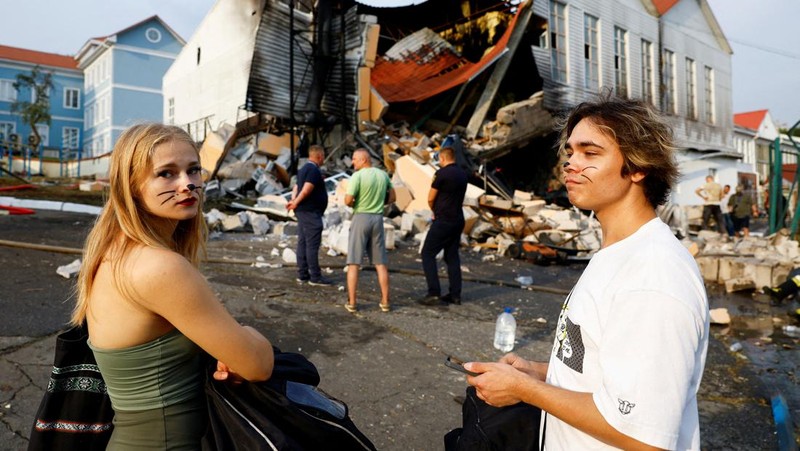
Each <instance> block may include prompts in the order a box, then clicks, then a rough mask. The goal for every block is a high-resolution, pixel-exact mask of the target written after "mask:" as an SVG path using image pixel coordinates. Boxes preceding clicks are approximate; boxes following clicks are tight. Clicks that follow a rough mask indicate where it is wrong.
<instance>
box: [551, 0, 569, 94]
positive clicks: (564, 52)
mask: <svg viewBox="0 0 800 451" xmlns="http://www.w3.org/2000/svg"><path fill="white" fill-rule="evenodd" d="M567 23H568V22H567V5H566V4H564V3H561V2H559V1H554V2H552V3H550V24H549V25H550V26H549V32H550V64H551V68H550V75H551V77H552V78H553V81H556V82H559V83H565V84H566V83H569V71H568V68H569V63H568V58H569V52H568V48H569V44H568V41H567Z"/></svg>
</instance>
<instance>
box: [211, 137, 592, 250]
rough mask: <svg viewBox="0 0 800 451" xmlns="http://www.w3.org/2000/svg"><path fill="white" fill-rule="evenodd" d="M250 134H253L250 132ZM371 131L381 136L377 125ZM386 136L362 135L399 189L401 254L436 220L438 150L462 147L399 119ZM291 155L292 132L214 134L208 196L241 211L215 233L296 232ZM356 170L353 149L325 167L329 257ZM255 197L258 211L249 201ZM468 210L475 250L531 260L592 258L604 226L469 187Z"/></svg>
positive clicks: (391, 235) (339, 243) (389, 225)
mask: <svg viewBox="0 0 800 451" xmlns="http://www.w3.org/2000/svg"><path fill="white" fill-rule="evenodd" d="M248 124H249V125H248ZM373 125H375V124H373ZM247 128H249V133H245V131H246V130H245V129H247ZM373 128H375V129H376V130H378V129H379V128H377V125H375V127H373ZM243 130H245V131H243ZM379 131H380V133H379V132H377V131H375V132H374V133H365V134H364V137H365V138H366V139H367V140H368V142H367V146H368V147H370V148H372V149H374V148H380V149H382V155H380V156H381V157H382V159H381V160H379V161H380V162H381V163H382V164H383V166H384V167H385V168H386V170H387V172H389V173H390V174H391V176H392V184H393V186H394V189H395V192H396V197H397V199H396V201H395V203H394V204H393V205H391V206H388V207H387V209H386V219H385V232H386V247H387V249H394V248H395V244H396V241H397V240H402V241H406V240H414V241H417V242H418V243H422V242H424V239H425V234H426V233H427V230H428V227H429V226H430V222H431V220H432V212H431V210H430V208H429V206H428V201H427V199H428V192H429V190H430V186H431V182H432V180H433V176H434V173H435V172H436V170H437V169H438V149H439V148H441V146H442V145H454V146H455V147H458V148H463V143H461V142H460V140H458V138H457V137H456V138H453V137H452V136H450V137H442V135H441V134H433V135H431V136H428V135H426V134H424V133H421V132H412V131H411V130H410V129H409V127H408V125H407V124H405V123H402V122H401V123H397V124H393V125H392V126H389V127H385V128H380V129H379ZM448 140H449V142H450V143H451V144H448ZM455 140H458V141H459V142H455ZM484 142H486V141H485V140H484ZM353 147H356V145H355V144H353ZM373 156H375V154H374V153H373ZM290 158H291V149H290V141H289V137H288V134H283V135H277V134H273V133H269V132H267V131H266V130H265V127H264V126H258V125H253V122H252V121H245V122H244V123H240V124H239V125H238V126H237V127H236V128H233V127H230V126H222V127H220V129H219V130H217V131H215V132H214V133H212V134H211V135H209V137H208V138H207V139H206V141H205V142H204V143H203V146H202V148H201V164H202V166H203V168H204V170H205V171H204V172H205V173H206V174H207V175H208V176H210V177H213V178H212V179H211V180H207V182H206V186H205V193H206V195H207V197H208V198H209V199H221V198H225V197H230V198H232V201H231V202H230V204H229V205H230V207H232V208H234V209H240V210H243V211H240V212H238V213H235V214H230V215H228V214H225V213H222V212H220V211H219V210H217V209H213V210H211V211H210V212H209V213H207V214H206V220H207V223H208V225H209V228H210V229H211V230H215V231H219V232H242V231H252V232H253V233H254V234H256V235H267V234H270V233H271V234H277V235H285V234H287V231H288V232H290V233H288V234H291V230H287V225H288V224H291V223H292V222H293V221H294V215H293V213H291V212H288V211H287V210H286V202H287V200H288V198H289V196H290V194H289V193H290V185H291V183H292V181H291V179H290V177H289V175H288V173H287V172H286V169H285V168H286V167H288V166H289V164H290ZM375 159H378V158H377V157H376V158H375ZM350 163H351V161H350V157H349V155H347V153H346V152H341V153H338V152H335V151H334V152H330V154H329V155H328V159H327V161H326V165H325V168H324V169H326V170H328V171H330V169H331V168H334V169H335V170H339V171H340V172H338V173H336V174H335V175H334V176H332V177H329V178H328V179H326V182H327V183H328V184H329V186H328V192H329V196H330V197H329V203H328V209H327V211H326V212H325V215H324V218H323V221H324V225H325V229H324V232H323V246H324V247H327V249H328V251H327V252H328V254H329V255H341V254H346V253H347V239H348V234H349V227H350V218H351V216H352V209H351V208H349V207H347V206H346V205H345V204H344V196H345V192H346V188H347V181H348V179H349V175H347V174H346V173H345V172H344V170H345V168H348V167H349V166H350ZM253 198H255V204H254V205H248V204H247V203H245V200H248V199H249V200H250V201H252V200H253ZM251 203H252V202H251ZM463 208H464V218H465V227H464V230H463V233H464V235H463V240H462V241H463V242H464V243H465V244H466V245H469V246H470V247H472V248H473V250H476V251H481V252H491V253H497V254H501V255H508V256H511V257H517V258H520V257H526V258H527V257H531V256H534V255H539V256H541V255H542V254H543V252H542V251H544V250H545V249H550V250H553V254H552V255H558V256H560V257H562V258H566V257H567V256H579V257H580V256H588V255H590V254H591V253H593V252H594V251H596V250H597V249H599V247H600V241H601V237H600V227H599V224H598V223H597V221H596V220H595V219H594V218H592V217H588V216H586V215H584V214H583V213H582V212H580V211H579V210H577V209H574V210H567V209H563V208H561V207H556V206H554V205H546V203H545V201H544V200H542V199H539V198H537V197H536V196H534V195H533V194H532V193H527V192H522V191H516V192H514V193H513V196H509V195H508V194H505V193H501V194H500V195H496V194H487V193H486V191H485V190H484V189H483V188H480V187H478V186H476V185H474V184H470V185H469V186H468V188H467V193H466V196H465V200H464V207H463ZM523 243H536V244H538V245H539V246H540V247H539V248H531V247H530V246H527V245H524V244H523ZM526 246H527V247H526ZM523 248H524V249H523ZM535 260H536V261H539V259H538V258H536V259H535Z"/></svg>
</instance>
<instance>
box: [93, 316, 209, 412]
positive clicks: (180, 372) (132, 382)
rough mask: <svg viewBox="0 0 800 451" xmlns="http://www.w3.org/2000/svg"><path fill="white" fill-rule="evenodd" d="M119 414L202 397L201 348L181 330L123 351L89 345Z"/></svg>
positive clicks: (112, 403)
mask: <svg viewBox="0 0 800 451" xmlns="http://www.w3.org/2000/svg"><path fill="white" fill-rule="evenodd" d="M89 348H90V349H91V350H92V352H93V353H94V357H95V359H96V360H97V366H98V367H100V373H101V374H102V375H103V379H104V380H105V382H106V386H107V387H108V396H109V397H110V398H111V405H112V407H113V408H114V410H115V411H139V410H147V409H157V408H162V407H168V406H171V405H174V404H177V403H181V402H184V401H188V400H191V399H193V398H196V397H198V396H200V394H201V393H202V384H203V369H202V362H201V359H200V348H199V347H198V346H197V345H196V344H194V342H192V341H191V340H189V339H188V338H186V337H185V336H184V335H183V334H182V333H180V332H179V331H178V330H177V329H175V330H173V331H171V332H169V333H167V334H165V335H162V336H161V337H158V338H156V339H155V340H153V341H150V342H147V343H144V344H141V345H137V346H132V347H130V348H123V349H99V348H96V347H94V346H92V344H91V340H90V342H89Z"/></svg>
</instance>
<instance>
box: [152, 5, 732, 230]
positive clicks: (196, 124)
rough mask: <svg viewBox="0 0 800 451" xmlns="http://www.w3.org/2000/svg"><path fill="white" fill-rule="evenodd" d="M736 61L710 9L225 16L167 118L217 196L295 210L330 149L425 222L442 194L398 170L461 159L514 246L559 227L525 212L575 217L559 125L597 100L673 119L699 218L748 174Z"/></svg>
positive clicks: (489, 8)
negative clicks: (705, 204)
mask: <svg viewBox="0 0 800 451" xmlns="http://www.w3.org/2000/svg"><path fill="white" fill-rule="evenodd" d="M730 55H731V49H730V46H729V45H728V43H727V41H726V39H725V36H724V35H723V33H722V31H721V30H720V28H719V25H718V24H717V22H716V20H715V19H714V17H713V14H712V13H711V10H710V8H709V7H708V4H707V3H706V1H705V0H680V1H679V0H616V1H611V2H592V1H586V0H584V1H581V0H575V1H552V0H550V1H545V0H527V1H516V0H514V1H511V0H509V1H498V0H428V1H425V2H420V3H418V4H412V5H408V6H402V7H376V6H370V5H367V4H362V3H359V2H357V1H354V0H318V1H311V0H306V1H302V0H295V1H287V0H249V1H247V2H241V1H233V0H218V1H217V3H216V4H215V5H214V7H213V8H212V10H211V11H210V12H209V14H208V16H207V17H206V18H205V20H204V21H203V23H202V24H201V25H200V27H199V28H198V30H197V31H196V33H195V35H194V36H193V37H192V38H191V39H190V40H189V42H188V43H187V44H186V46H185V48H184V50H183V52H182V53H181V54H180V55H179V57H178V58H177V60H176V62H175V64H174V65H173V66H172V67H171V68H170V70H169V71H168V73H167V74H166V75H165V77H164V93H165V95H164V97H165V106H164V108H165V110H164V113H165V117H166V118H167V121H168V122H171V123H174V124H179V125H182V126H184V127H186V128H187V129H188V130H189V131H190V132H191V133H192V134H193V135H194V136H195V138H196V139H197V140H198V141H203V143H204V144H203V149H202V151H201V158H202V164H203V167H204V169H205V170H206V172H207V177H208V178H209V180H210V183H209V186H210V187H211V188H212V190H217V191H216V192H213V191H212V193H211V194H220V195H232V196H234V197H240V198H247V197H250V198H252V197H260V198H263V197H264V196H278V197H281V196H283V197H284V198H285V197H286V194H285V193H286V192H288V190H289V189H290V187H291V184H292V179H291V177H292V174H293V173H294V172H295V171H296V169H297V168H298V167H299V166H298V165H299V163H300V159H301V158H303V157H304V156H305V152H306V149H307V147H308V145H310V144H313V143H321V144H323V145H324V146H325V147H326V149H328V156H327V158H326V162H325V165H324V167H323V170H324V171H326V172H327V173H328V175H334V176H336V177H338V178H339V179H342V178H346V176H347V173H348V172H349V171H350V170H351V168H350V159H349V155H350V154H351V152H352V150H354V149H355V148H357V147H364V148H366V149H367V150H368V151H369V152H370V153H371V154H372V156H373V159H374V160H375V162H376V163H378V164H382V165H383V166H384V167H385V168H386V169H387V171H388V172H389V173H390V174H393V175H394V176H395V181H396V183H397V184H398V186H400V187H405V188H407V189H408V193H407V194H408V196H407V202H406V205H401V206H400V208H399V209H400V212H399V213H403V214H405V213H408V214H417V213H418V212H424V211H425V210H427V205H425V202H424V197H421V196H420V194H419V192H423V191H424V190H425V189H427V187H415V186H414V184H424V183H429V180H428V181H424V180H425V179H424V177H423V178H422V179H420V180H423V181H413V182H410V181H409V180H404V179H403V177H400V174H399V173H401V172H402V170H398V165H399V164H405V165H408V163H407V162H408V161H412V162H413V163H414V164H415V165H419V166H420V167H422V168H423V172H429V173H430V174H432V173H433V171H434V170H435V168H436V164H437V150H438V149H439V148H440V147H442V146H445V145H447V146H452V147H454V148H455V149H456V151H457V161H458V163H459V164H460V165H461V166H462V167H464V168H465V169H467V171H468V172H469V173H470V174H472V178H471V182H472V184H473V186H475V187H476V188H477V189H479V190H480V192H481V196H480V197H479V198H477V197H476V198H475V202H474V204H473V205H466V206H465V208H467V207H469V208H473V211H472V216H474V217H475V218H476V221H475V222H478V221H479V220H480V221H483V222H486V223H489V224H491V227H492V228H493V229H494V230H495V231H496V232H499V233H506V234H508V236H506V237H505V238H504V239H505V240H506V241H514V240H519V239H522V238H524V237H527V236H532V235H533V234H534V233H536V232H537V231H539V230H540V229H546V228H548V227H546V226H542V224H544V223H546V222H547V221H543V220H540V219H541V218H538V219H537V218H535V214H536V213H535V212H533V211H532V210H531V205H530V204H527V205H526V204H525V202H530V201H538V200H544V201H546V203H549V204H553V203H554V204H559V205H561V206H563V207H569V204H568V202H567V201H566V198H565V193H564V190H563V187H561V185H560V182H559V177H558V174H559V170H560V169H559V165H558V160H559V155H558V154H557V152H556V150H555V148H554V143H555V138H556V136H555V133H554V129H555V124H556V121H557V119H558V118H559V117H560V116H561V115H562V114H563V113H564V112H565V111H567V110H568V109H570V108H572V107H574V106H575V105H576V104H578V103H580V102H582V101H585V100H589V99H591V98H593V97H595V96H596V95H598V94H603V93H608V92H610V93H613V94H614V95H617V96H622V97H630V98H641V99H644V100H646V101H648V102H651V103H652V104H653V105H654V106H655V107H656V108H658V109H660V110H661V111H663V112H664V113H665V116H666V117H667V120H668V121H669V122H670V125H671V126H672V127H673V129H674V130H675V135H676V141H677V144H678V146H679V149H680V151H679V155H678V157H679V161H680V162H681V165H682V166H683V168H684V178H683V180H682V181H681V185H679V186H678V187H677V189H676V190H675V191H674V193H673V199H672V200H673V202H676V203H679V204H681V205H692V204H697V203H699V201H700V199H699V198H697V199H693V198H691V194H693V192H694V188H695V187H696V186H697V185H699V184H700V181H702V179H703V178H704V177H705V176H706V175H707V174H709V173H710V172H714V173H715V174H716V173H718V174H723V175H725V176H726V177H728V176H730V177H738V176H739V175H740V174H742V173H746V172H747V170H748V169H747V168H746V167H745V165H743V164H742V163H741V159H742V156H741V155H740V152H739V151H737V149H736V148H735V147H734V146H733V133H732V130H733V124H732V120H731V118H732V116H733V115H732V111H731V91H730V86H731V60H730ZM412 172H413V171H412ZM417 172H419V171H417ZM337 174H340V175H337ZM734 174H735V175H734ZM412 178H413V177H412ZM331 185H332V186H331V187H330V190H329V191H333V190H335V185H336V183H334V182H333V181H331ZM415 190H416V191H418V192H416V193H415V192H414V191H415ZM520 193H523V194H526V195H530V196H531V199H530V200H521V199H520ZM515 194H516V195H515ZM523 197H524V196H523ZM237 202H238V200H237ZM275 202H279V201H277V200H276V199H274V198H269V199H268V200H263V201H259V202H258V203H257V204H256V205H255V207H257V208H272V209H273V210H274V211H273V212H275V211H277V210H280V208H279V206H278V208H277V209H275V208H274V207H275V206H276V205H275ZM250 203H252V202H250ZM245 204H247V203H246V202H245ZM259 205H260V207H259ZM398 217H399V215H398ZM468 217H470V216H468ZM407 222H408V221H407ZM396 225H398V226H400V225H402V224H396ZM465 233H469V231H466V230H465ZM567 238H569V235H567V236H566V237H560V238H558V239H556V240H555V241H554V242H551V243H550V244H555V243H557V242H559V240H562V239H567Z"/></svg>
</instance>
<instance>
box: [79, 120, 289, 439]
mask: <svg viewBox="0 0 800 451" xmlns="http://www.w3.org/2000/svg"><path fill="white" fill-rule="evenodd" d="M109 179H110V184H111V190H110V193H109V198H108V200H107V202H106V205H105V207H104V209H103V211H102V213H101V214H100V216H99V217H98V218H97V222H96V223H95V225H94V227H93V229H92V231H91V232H90V233H89V236H88V238H87V240H86V246H85V249H84V262H83V266H82V268H81V273H80V275H79V278H78V300H77V305H76V306H75V310H74V312H73V316H72V323H73V324H75V325H77V324H81V323H83V322H84V321H86V323H87V324H88V329H89V346H90V347H91V349H92V351H93V352H94V354H95V357H96V359H97V362H98V365H99V367H100V371H101V373H102V374H103V378H104V379H105V381H106V384H107V386H108V392H109V396H110V397H111V403H112V406H113V407H114V411H115V417H114V432H113V434H112V437H111V441H110V443H109V446H108V449H109V450H113V449H132V448H136V449H140V448H141V449H199V447H200V437H201V436H202V434H203V432H204V428H205V401H204V397H203V380H204V375H203V368H202V362H201V354H202V353H201V350H202V351H205V352H207V353H208V354H210V355H211V356H213V357H214V358H216V359H218V363H217V372H216V373H215V374H214V378H215V379H218V380H226V379H227V380H241V379H245V380H251V381H262V380H266V379H268V378H269V377H270V375H271V373H272V367H273V363H274V362H273V354H272V347H271V345H270V342H269V340H267V339H266V338H264V336H262V335H261V334H260V333H258V332H257V331H256V330H255V329H252V328H250V327H246V326H241V325H239V324H238V323H237V322H236V320H234V319H233V317H231V315H230V314H229V313H228V312H227V311H226V310H225V308H224V307H223V306H222V304H221V303H220V302H219V300H218V299H217V298H216V296H215V295H214V293H213V291H212V289H211V287H210V286H209V284H208V283H207V282H206V280H205V279H204V278H203V276H202V275H201V274H200V272H199V270H198V269H197V267H198V262H199V260H200V256H201V255H202V254H204V253H205V239H206V227H205V222H204V219H203V215H202V203H203V196H202V190H201V189H200V186H201V184H202V180H201V167H200V158H199V154H198V150H197V147H196V145H195V144H194V142H193V141H192V139H191V138H190V137H189V135H188V134H186V133H185V132H184V131H183V130H181V129H179V128H177V127H172V126H165V125H161V124H142V125H136V126H133V127H131V128H129V129H128V130H126V131H125V132H124V133H123V134H122V135H121V136H120V138H119V141H118V142H117V144H116V146H115V147H114V151H113V153H112V156H111V162H110V167H109Z"/></svg>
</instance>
